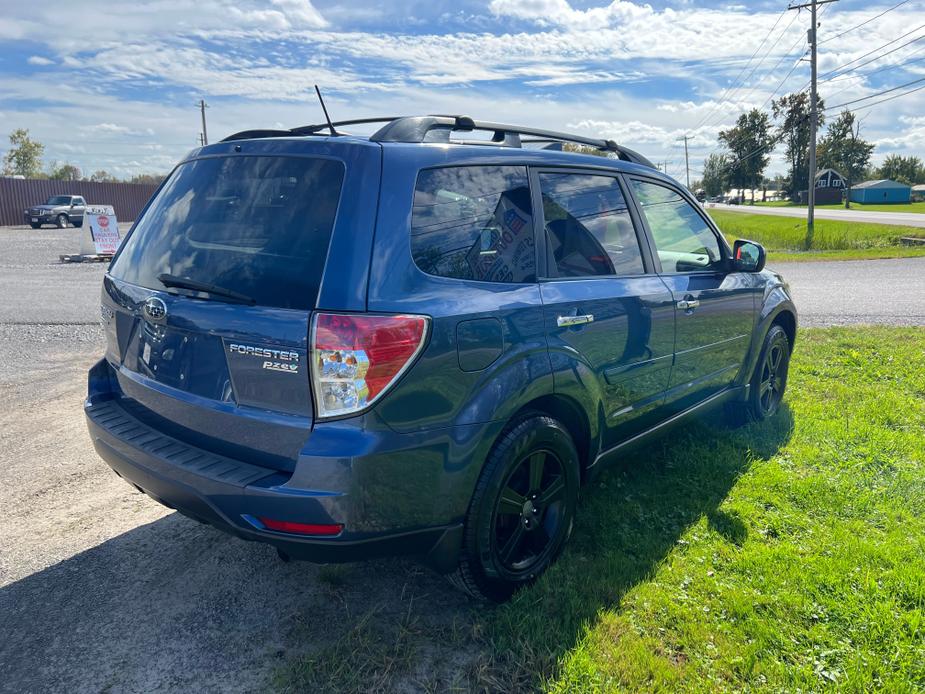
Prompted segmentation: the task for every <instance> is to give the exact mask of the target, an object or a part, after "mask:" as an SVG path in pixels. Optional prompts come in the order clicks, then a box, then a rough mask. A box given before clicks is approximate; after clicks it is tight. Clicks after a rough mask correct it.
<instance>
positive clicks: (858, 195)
mask: <svg viewBox="0 0 925 694" xmlns="http://www.w3.org/2000/svg"><path fill="white" fill-rule="evenodd" d="M911 199H912V188H911V187H910V186H907V185H906V184H905V183H899V182H897V181H891V180H889V179H882V180H879V181H864V183H858V184H857V185H856V186H852V188H851V202H859V203H861V204H868V205H870V204H875V203H879V204H881V205H883V204H887V205H889V204H897V205H899V204H903V203H908V202H909V201H910V200H911Z"/></svg>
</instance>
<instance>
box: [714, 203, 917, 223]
mask: <svg viewBox="0 0 925 694" xmlns="http://www.w3.org/2000/svg"><path fill="white" fill-rule="evenodd" d="M706 207H707V209H716V210H723V211H724V212H740V213H742V214H769V215H774V216H778V217H803V218H805V217H806V209H805V208H802V207H760V206H755V205H721V204H719V203H707V205H706ZM816 218H817V219H834V220H840V221H843V222H870V223H871V224H893V225H898V226H909V227H921V228H925V214H921V213H916V212H865V211H862V210H819V209H817V210H816Z"/></svg>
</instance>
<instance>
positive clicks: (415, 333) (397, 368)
mask: <svg viewBox="0 0 925 694" xmlns="http://www.w3.org/2000/svg"><path fill="white" fill-rule="evenodd" d="M427 325H428V319H427V317H426V316H408V315H401V316H371V315H362V314H340V313H316V314H315V318H314V323H313V325H312V386H313V388H314V391H315V403H316V409H317V411H316V412H315V415H316V416H317V417H319V418H324V417H339V416H342V415H345V414H355V413H357V412H360V411H361V410H364V409H366V408H367V407H369V406H370V405H372V404H373V403H374V402H376V400H378V399H379V398H380V397H382V395H383V394H384V393H385V392H386V391H388V389H389V388H390V387H391V386H392V384H394V383H395V381H397V380H398V378H399V377H400V376H401V375H402V373H404V372H405V370H406V369H407V368H408V367H409V366H411V364H412V363H413V362H414V359H415V357H417V355H418V354H419V353H420V351H421V349H422V348H423V347H424V341H425V338H426V337H427Z"/></svg>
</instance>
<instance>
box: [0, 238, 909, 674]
mask: <svg viewBox="0 0 925 694" xmlns="http://www.w3.org/2000/svg"><path fill="white" fill-rule="evenodd" d="M78 233H79V232H77V231H75V230H72V229H69V230H54V231H47V230H42V231H40V232H34V233H33V232H31V230H30V231H22V230H10V229H0V248H3V249H4V253H3V256H2V259H0V297H2V301H0V388H2V389H3V394H4V407H3V409H2V410H0V507H2V508H3V514H2V516H0V625H2V628H0V690H2V691H10V692H49V691H62V692H65V691H66V692H73V691H104V690H105V691H114V692H136V691H139V692H140V691H168V690H170V691H176V690H195V691H216V692H217V691H260V690H264V689H266V688H267V687H268V686H271V685H273V684H274V680H273V678H274V674H275V673H276V672H277V671H278V670H279V669H280V668H281V667H282V666H285V665H286V664H287V663H289V662H290V661H292V660H293V659H294V658H298V657H300V656H304V655H306V654H313V653H318V652H321V651H322V649H325V648H329V647H330V646H331V644H332V643H335V642H337V641H338V640H339V639H342V637H345V636H348V635H352V634H357V633H359V632H360V631H362V632H363V633H366V632H369V631H372V632H375V633H376V634H377V639H378V641H376V643H379V642H388V641H389V640H390V639H392V638H393V636H395V635H396V634H397V633H398V632H397V631H396V630H397V629H401V630H403V631H402V632H401V634H402V635H406V634H407V633H409V632H410V633H413V634H414V635H415V638H416V639H417V641H416V643H417V646H416V648H415V656H414V664H413V665H412V666H411V667H410V668H406V669H405V670H404V671H403V672H402V674H401V676H399V677H395V678H393V679H390V680H389V684H390V685H391V686H392V687H394V688H397V689H399V690H401V689H405V690H419V689H422V688H428V689H432V690H435V691H439V690H445V689H446V688H448V687H449V686H451V685H452V684H454V683H458V682H459V681H460V677H465V673H466V672H472V671H473V669H475V668H477V667H478V666H479V659H480V657H482V656H481V654H480V650H479V646H478V645H477V641H476V640H473V638H472V637H471V635H472V634H473V633H474V632H476V631H477V617H476V616H475V615H474V613H473V610H472V607H471V606H470V604H469V603H468V602H467V601H466V600H465V599H464V598H463V597H462V596H460V595H459V594H457V593H456V592H455V591H454V590H452V589H450V588H449V587H448V586H447V585H446V584H445V582H444V581H443V580H442V579H441V578H439V577H437V576H435V575H434V574H432V573H430V572H429V571H427V570H425V569H423V568H421V567H419V566H418V565H416V564H415V563H413V562H410V561H400V560H390V561H377V562H371V563H366V564H356V565H349V566H345V567H338V568H336V569H332V568H330V567H329V568H321V567H316V566H313V565H310V564H305V563H291V564H284V563H282V562H280V561H279V560H278V559H277V557H276V554H275V552H274V551H273V550H272V549H270V548H269V547H266V546H263V545H258V544H252V543H246V542H243V541H241V540H238V539H235V538H232V537H230V536H227V535H225V534H223V533H221V532H219V531H216V530H213V529H211V528H208V527H205V526H201V525H198V524H196V523H195V522H193V521H191V520H188V519H186V518H183V517H182V516H179V515H178V514H176V513H173V512H171V511H169V510H167V509H165V508H163V507H161V506H159V505H158V504H157V503H155V502H154V501H152V500H151V499H149V498H148V497H146V496H144V495H142V494H140V493H137V492H134V491H133V490H132V489H131V488H130V487H129V486H128V485H126V484H125V483H124V482H122V481H121V480H119V479H118V478H116V476H115V475H113V474H112V472H110V471H109V469H108V468H107V467H106V466H105V465H104V464H103V463H102V462H101V461H100V460H99V459H98V458H97V456H96V454H95V452H94V451H93V449H92V447H91V445H90V442H89V438H88V436H87V432H86V428H85V425H84V422H83V414H82V412H81V402H82V399H83V396H84V392H85V385H84V384H85V374H86V370H87V368H89V366H90V365H91V364H92V363H93V362H94V361H96V359H97V358H98V357H99V355H100V354H101V353H102V349H103V346H102V335H101V331H100V328H99V326H98V323H97V316H98V311H99V308H98V306H99V303H98V295H99V283H100V280H101V278H102V276H103V273H104V271H105V267H104V266H102V265H60V264H58V263H57V257H58V255H59V254H60V253H68V252H76V250H77V247H78V245H79V243H78ZM782 269H783V270H784V272H785V274H786V276H787V277H788V279H789V280H790V281H791V283H792V285H793V287H794V291H795V292H796V295H797V301H798V304H799V307H800V309H801V311H802V316H801V321H802V323H803V324H804V325H822V324H829V323H852V322H860V321H877V322H893V323H908V322H919V323H925V310H923V306H925V259H918V260H902V261H872V262H859V263H854V262H850V263H849V262H843V263H818V264H792V265H786V266H782ZM460 632H461V633H462V634H463V636H462V637H461V638H460V637H459V633H460ZM448 634H456V637H453V638H451V637H450V636H448ZM466 634H469V636H466ZM395 638H397V636H395ZM348 641H349V642H350V643H354V644H357V643H359V644H361V645H360V646H357V648H361V649H362V648H365V646H362V644H363V643H365V642H364V641H363V639H362V638H359V639H353V640H349V639H348ZM374 656H375V654H373V655H372V656H371V655H370V653H368V652H365V651H363V652H350V653H348V654H347V657H374ZM461 673H462V674H461ZM275 684H279V683H278V682H276V683H275Z"/></svg>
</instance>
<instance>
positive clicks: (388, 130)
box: [369, 116, 655, 169]
mask: <svg viewBox="0 0 925 694" xmlns="http://www.w3.org/2000/svg"><path fill="white" fill-rule="evenodd" d="M473 130H481V131H488V132H493V133H494V135H493V136H492V142H494V143H504V144H508V143H509V142H511V144H510V145H509V146H514V147H519V146H521V145H522V141H521V139H520V135H527V136H529V137H533V138H540V140H541V141H544V142H572V143H575V144H580V145H585V146H588V147H593V148H595V149H599V150H602V151H605V152H613V153H615V154H616V155H617V156H618V157H619V158H620V159H622V160H624V161H629V162H633V163H634V164H641V165H643V166H648V167H649V168H652V169H654V168H655V165H654V164H653V163H652V162H651V161H649V160H648V159H646V158H645V157H644V156H642V155H641V154H639V153H638V152H634V151H633V150H631V149H629V148H627V147H623V146H622V145H618V144H617V143H616V142H614V141H613V140H603V139H599V138H594V137H584V136H583V135H571V134H569V133H561V132H556V131H554V130H541V129H538V128H528V127H523V126H520V125H505V124H503V123H492V122H489V121H476V120H473V119H472V118H470V117H469V116H408V117H405V118H396V119H394V120H392V121H391V122H389V123H388V124H386V125H385V126H383V127H382V128H380V129H379V130H378V131H376V132H375V133H373V135H371V136H370V138H369V139H370V140H372V141H373V142H434V141H437V142H449V141H450V133H451V132H454V131H455V132H471V131H473ZM432 132H433V133H434V134H436V135H437V137H438V138H439V139H434V138H433V137H431V136H430V133H432ZM511 136H516V144H514V141H515V138H513V137H511ZM527 142H530V140H527ZM479 144H487V143H485V142H480V143H479Z"/></svg>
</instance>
